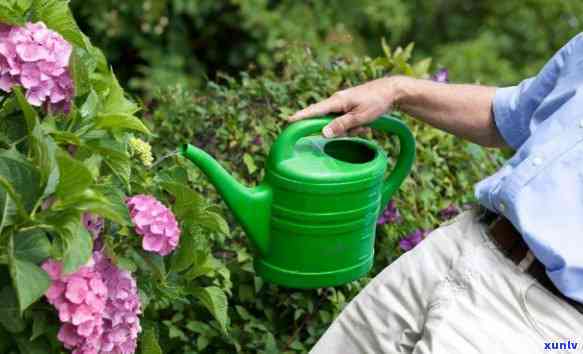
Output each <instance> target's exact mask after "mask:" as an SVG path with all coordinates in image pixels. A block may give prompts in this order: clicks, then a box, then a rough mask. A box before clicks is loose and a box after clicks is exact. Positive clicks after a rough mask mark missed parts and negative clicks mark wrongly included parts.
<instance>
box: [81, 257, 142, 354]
mask: <svg viewBox="0 0 583 354" xmlns="http://www.w3.org/2000/svg"><path fill="white" fill-rule="evenodd" d="M93 259H94V260H95V269H96V270H97V272H98V273H99V274H101V275H102V276H103V281H104V282H105V286H106V287H107V289H108V296H107V303H106V306H105V310H104V312H103V334H102V336H101V351H100V352H99V353H113V354H130V353H134V352H135V351H136V346H137V339H138V334H139V333H140V331H141V330H142V329H141V327H140V319H139V318H138V315H139V314H140V313H141V303H140V297H139V296H138V287H137V285H136V281H135V279H134V278H133V277H132V276H131V274H130V273H129V272H128V271H125V270H122V269H119V268H117V267H116V266H115V265H114V264H113V263H111V262H110V261H109V259H107V257H105V256H104V255H103V254H102V253H100V252H95V253H94V256H93Z"/></svg>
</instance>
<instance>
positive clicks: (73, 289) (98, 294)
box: [42, 260, 108, 354]
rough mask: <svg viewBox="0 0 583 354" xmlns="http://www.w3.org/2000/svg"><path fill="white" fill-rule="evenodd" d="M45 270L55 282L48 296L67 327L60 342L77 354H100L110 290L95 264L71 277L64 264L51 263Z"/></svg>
mask: <svg viewBox="0 0 583 354" xmlns="http://www.w3.org/2000/svg"><path fill="white" fill-rule="evenodd" d="M42 268H43V269H44V270H45V271H46V272H47V274H48V275H49V277H50V278H51V279H52V281H53V282H52V284H51V286H50V287H49V289H48V290H47V292H46V294H45V296H46V298H47V300H48V302H49V303H50V304H51V305H53V306H54V307H55V308H56V309H57V311H58V313H59V320H60V321H61V322H62V323H63V324H62V326H61V329H60V330H59V334H58V336H57V337H58V339H59V340H60V341H61V342H62V343H63V344H64V345H65V348H67V349H74V350H73V354H89V353H99V349H100V347H101V335H102V334H103V315H102V314H103V312H104V311H105V308H106V302H107V292H108V289H107V287H106V286H105V283H104V281H103V278H102V276H101V274H100V273H98V272H97V271H96V270H95V263H94V262H93V260H91V261H90V262H89V264H87V265H85V266H83V267H81V268H80V269H79V270H77V271H76V272H75V273H73V274H70V275H64V274H63V265H62V263H61V262H56V261H53V260H48V261H46V262H45V263H44V264H43V265H42Z"/></svg>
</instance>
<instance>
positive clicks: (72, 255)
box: [63, 223, 93, 274]
mask: <svg viewBox="0 0 583 354" xmlns="http://www.w3.org/2000/svg"><path fill="white" fill-rule="evenodd" d="M92 249H93V240H92V239H91V235H90V234H89V232H87V230H85V228H84V227H83V226H82V225H81V224H80V223H79V224H78V227H77V232H76V233H75V232H73V233H72V237H71V238H70V239H69V242H68V245H67V248H66V249H65V254H64V258H63V272H64V273H65V274H69V273H73V272H75V271H76V270H77V269H79V268H80V267H81V266H83V265H84V264H86V263H87V262H88V261H89V259H90V258H91V251H92Z"/></svg>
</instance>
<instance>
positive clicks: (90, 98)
mask: <svg viewBox="0 0 583 354" xmlns="http://www.w3.org/2000/svg"><path fill="white" fill-rule="evenodd" d="M98 104H99V97H98V96H97V94H96V93H95V91H94V90H91V92H89V95H87V99H86V100H85V103H83V105H82V106H81V109H80V110H79V114H81V117H83V118H84V119H88V118H93V117H95V115H96V114H97V106H98Z"/></svg>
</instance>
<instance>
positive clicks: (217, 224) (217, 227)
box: [196, 211, 229, 235]
mask: <svg viewBox="0 0 583 354" xmlns="http://www.w3.org/2000/svg"><path fill="white" fill-rule="evenodd" d="M196 222H197V224H199V225H201V226H203V227H205V228H207V229H209V230H211V231H216V232H220V233H222V234H224V235H228V234H229V224H227V222H226V221H225V219H223V217H222V216H221V215H219V214H217V213H215V212H212V211H205V212H204V213H202V214H200V215H199V216H198V218H197V219H196Z"/></svg>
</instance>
